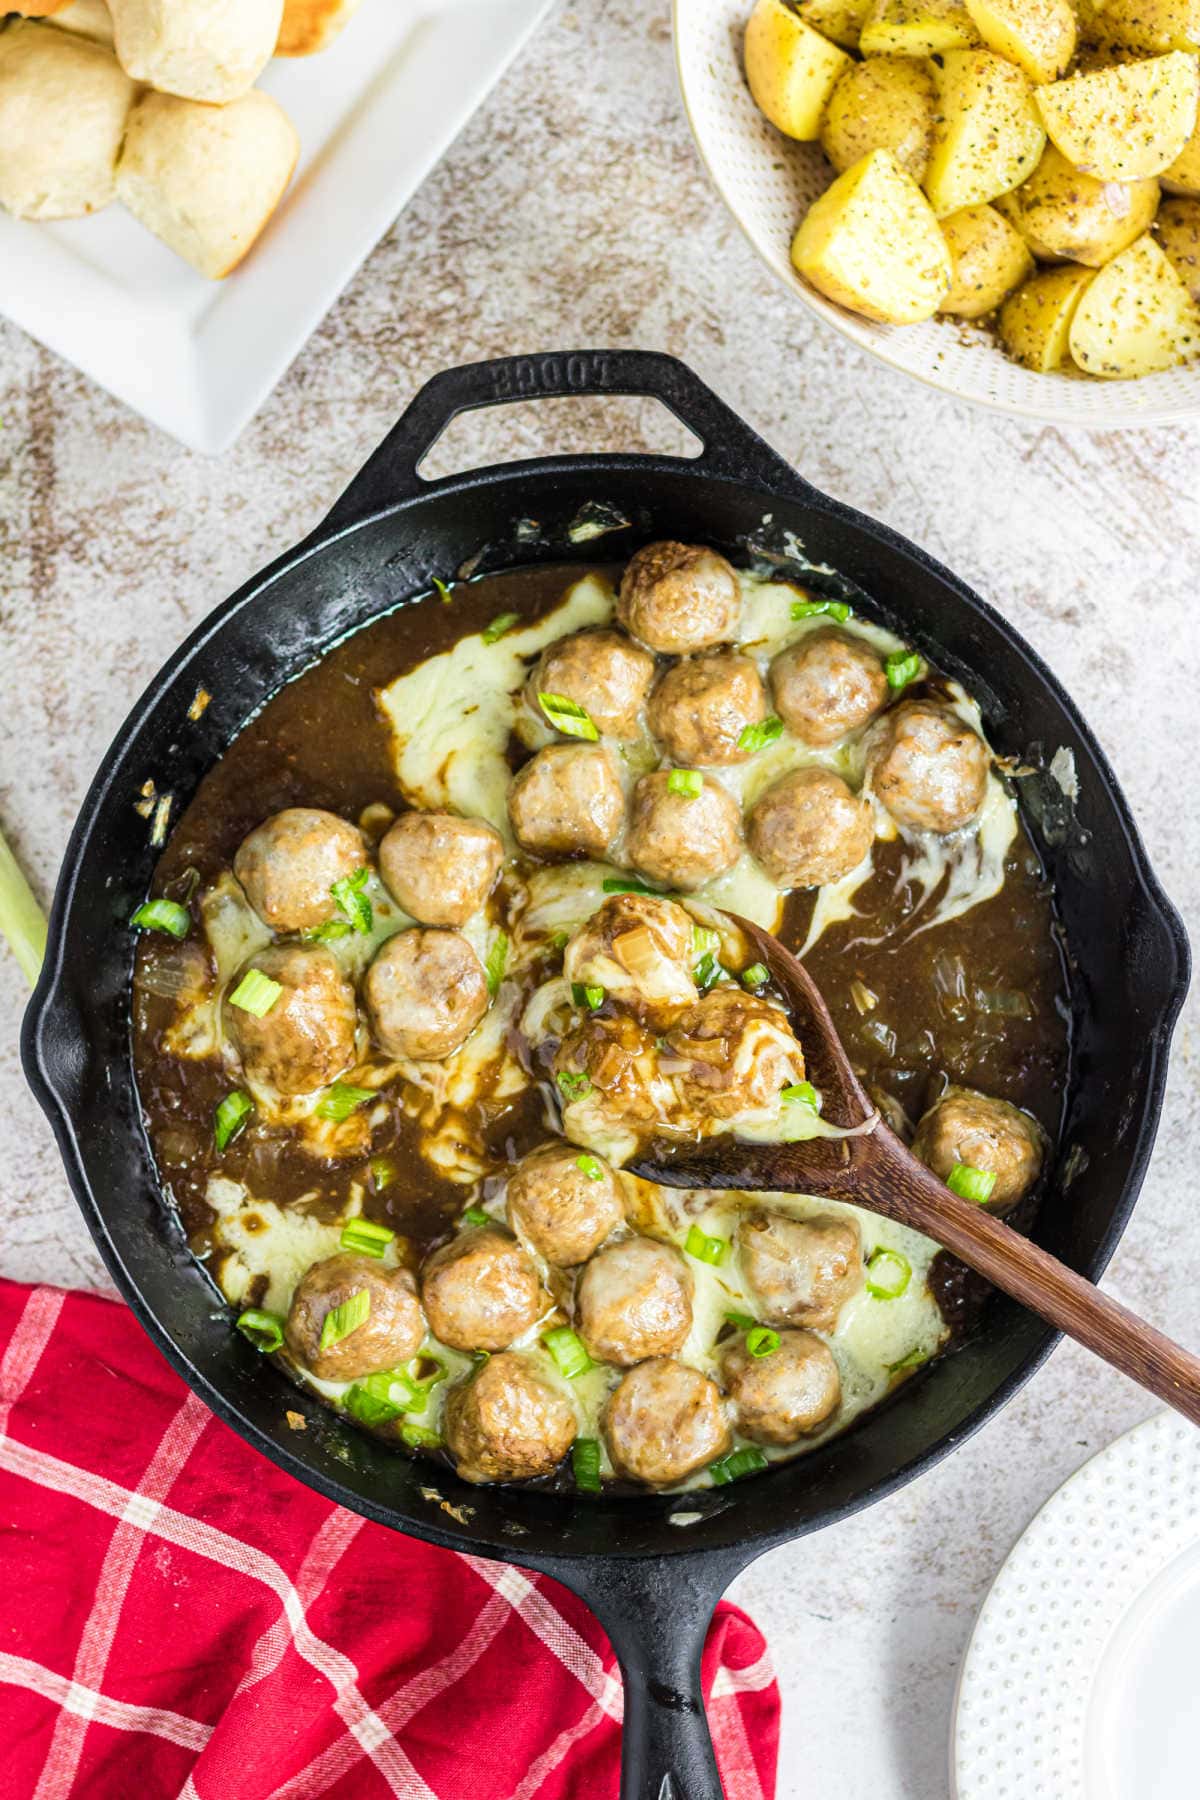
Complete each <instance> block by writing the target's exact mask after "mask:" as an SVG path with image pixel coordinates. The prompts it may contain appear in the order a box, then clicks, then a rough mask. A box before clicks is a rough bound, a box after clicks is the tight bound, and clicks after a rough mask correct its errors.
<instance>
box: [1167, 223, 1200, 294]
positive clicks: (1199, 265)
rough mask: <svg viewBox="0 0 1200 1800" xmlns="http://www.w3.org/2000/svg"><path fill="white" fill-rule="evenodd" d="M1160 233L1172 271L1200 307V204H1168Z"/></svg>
mask: <svg viewBox="0 0 1200 1800" xmlns="http://www.w3.org/2000/svg"><path fill="white" fill-rule="evenodd" d="M1156 230H1157V232H1158V241H1159V243H1160V244H1161V245H1162V247H1163V249H1164V250H1165V251H1166V254H1167V260H1168V261H1169V262H1170V264H1171V267H1172V268H1173V269H1174V271H1175V273H1176V274H1177V275H1178V277H1179V279H1180V281H1182V283H1183V285H1184V287H1185V288H1186V289H1187V291H1188V293H1189V294H1190V295H1191V297H1192V299H1193V300H1194V301H1196V302H1197V303H1200V200H1184V199H1180V200H1168V201H1167V203H1166V205H1165V206H1164V207H1163V208H1162V209H1161V211H1160V212H1159V215H1158V223H1157V226H1156Z"/></svg>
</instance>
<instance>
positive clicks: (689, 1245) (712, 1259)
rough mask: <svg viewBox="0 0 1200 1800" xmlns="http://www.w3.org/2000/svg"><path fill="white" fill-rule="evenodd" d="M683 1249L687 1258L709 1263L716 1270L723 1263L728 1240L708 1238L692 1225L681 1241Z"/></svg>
mask: <svg viewBox="0 0 1200 1800" xmlns="http://www.w3.org/2000/svg"><path fill="white" fill-rule="evenodd" d="M683 1247H684V1249H685V1250H686V1251H687V1253H688V1255H689V1256H694V1257H695V1259H696V1261H697V1262H702V1263H711V1264H712V1266H713V1268H716V1266H717V1264H718V1263H723V1262H724V1261H725V1252H726V1250H728V1248H729V1240H728V1239H727V1238H721V1237H709V1236H708V1235H707V1233H706V1232H703V1231H701V1229H700V1227H699V1226H698V1225H693V1226H692V1227H691V1228H690V1230H689V1231H688V1234H687V1237H686V1238H685V1239H684V1241H683Z"/></svg>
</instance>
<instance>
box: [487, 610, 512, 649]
mask: <svg viewBox="0 0 1200 1800" xmlns="http://www.w3.org/2000/svg"><path fill="white" fill-rule="evenodd" d="M520 623H521V615H520V613H501V614H500V616H499V618H496V619H493V620H492V622H491V624H490V625H489V626H488V627H487V629H486V630H485V631H484V633H483V641H484V643H485V644H498V643H499V642H500V639H501V638H502V637H504V636H505V635H506V633H508V632H510V631H511V630H512V628H513V626H514V625H519V624H520Z"/></svg>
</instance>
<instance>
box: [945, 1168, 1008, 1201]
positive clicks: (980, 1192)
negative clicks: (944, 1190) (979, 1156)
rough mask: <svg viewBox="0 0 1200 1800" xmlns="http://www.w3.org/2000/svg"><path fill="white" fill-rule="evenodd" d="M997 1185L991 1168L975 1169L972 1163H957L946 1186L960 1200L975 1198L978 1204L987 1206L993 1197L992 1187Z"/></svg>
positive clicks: (948, 1177)
mask: <svg viewBox="0 0 1200 1800" xmlns="http://www.w3.org/2000/svg"><path fill="white" fill-rule="evenodd" d="M995 1185H996V1176H995V1173H994V1171H993V1170H991V1169H973V1168H972V1167H971V1165H970V1163H955V1165H954V1167H953V1168H952V1169H951V1171H950V1173H949V1175H947V1177H946V1186H947V1187H948V1188H949V1189H950V1192H951V1193H952V1194H957V1195H958V1197H959V1199H960V1200H974V1202H975V1204H976V1205H977V1206H986V1205H987V1202H988V1201H989V1200H990V1199H991V1197H992V1189H993V1188H994V1187H995Z"/></svg>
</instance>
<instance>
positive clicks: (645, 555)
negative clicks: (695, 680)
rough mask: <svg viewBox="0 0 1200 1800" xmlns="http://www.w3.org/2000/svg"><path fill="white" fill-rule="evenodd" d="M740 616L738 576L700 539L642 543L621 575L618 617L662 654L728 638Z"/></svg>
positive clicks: (699, 647)
mask: <svg viewBox="0 0 1200 1800" xmlns="http://www.w3.org/2000/svg"><path fill="white" fill-rule="evenodd" d="M741 616H742V590H741V588H740V587H739V586H738V578H737V576H736V575H735V574H734V571H733V569H732V568H731V567H730V565H729V564H728V563H727V562H726V561H725V558H724V557H723V556H718V555H717V553H716V551H715V550H706V549H705V548H704V547H703V545H700V544H675V543H670V542H664V543H661V544H647V545H646V547H645V548H644V549H643V550H639V551H638V553H637V555H636V556H635V557H632V558H631V560H630V562H629V563H628V565H627V567H626V569H625V573H624V575H623V576H622V577H621V588H620V592H619V594H618V595H617V618H618V619H619V620H620V621H621V624H622V625H624V627H625V629H626V631H628V632H630V633H631V634H632V635H633V636H634V637H635V638H637V639H638V641H639V642H640V643H643V644H646V645H648V646H649V648H650V649H651V650H661V651H662V652H663V653H664V655H667V656H686V655H687V653H688V651H689V650H708V649H711V648H712V646H713V645H714V644H726V643H728V642H729V641H730V639H731V638H733V637H736V635H737V628H738V623H739V621H740V619H741Z"/></svg>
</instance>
